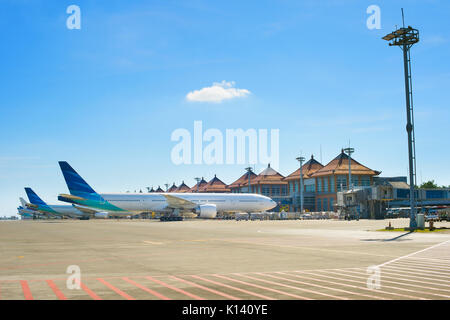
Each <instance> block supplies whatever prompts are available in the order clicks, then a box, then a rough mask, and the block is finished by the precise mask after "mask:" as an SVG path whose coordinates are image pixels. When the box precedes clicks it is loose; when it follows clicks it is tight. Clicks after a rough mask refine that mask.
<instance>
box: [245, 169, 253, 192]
mask: <svg viewBox="0 0 450 320" xmlns="http://www.w3.org/2000/svg"><path fill="white" fill-rule="evenodd" d="M245 170H247V177H248V193H250V192H251V191H250V190H251V189H250V177H251V174H252V167H248V168H245Z"/></svg>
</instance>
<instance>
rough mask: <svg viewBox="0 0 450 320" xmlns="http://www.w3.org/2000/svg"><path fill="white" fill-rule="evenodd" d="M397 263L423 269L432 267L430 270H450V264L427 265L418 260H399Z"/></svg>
mask: <svg viewBox="0 0 450 320" xmlns="http://www.w3.org/2000/svg"><path fill="white" fill-rule="evenodd" d="M395 265H404V266H411V267H418V268H422V269H427V270H428V269H430V270H442V271H444V272H449V271H450V266H449V267H443V266H435V265H432V266H430V265H427V264H422V263H416V262H411V261H403V260H402V261H397V262H396V263H395Z"/></svg>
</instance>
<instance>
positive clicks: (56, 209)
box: [25, 187, 106, 220]
mask: <svg viewBox="0 0 450 320" xmlns="http://www.w3.org/2000/svg"><path fill="white" fill-rule="evenodd" d="M25 192H26V193H27V196H28V199H29V200H30V202H31V203H27V204H26V207H27V208H28V209H32V210H35V211H38V212H41V213H43V214H46V215H50V216H58V217H63V216H67V217H70V218H78V219H82V220H88V219H89V218H90V217H95V218H105V217H106V215H105V214H102V213H99V212H98V211H96V210H92V209H90V208H83V207H79V206H75V205H48V204H46V203H45V202H44V201H43V200H42V199H41V198H39V196H38V195H37V194H36V193H35V192H34V191H33V189H31V188H28V187H27V188H25Z"/></svg>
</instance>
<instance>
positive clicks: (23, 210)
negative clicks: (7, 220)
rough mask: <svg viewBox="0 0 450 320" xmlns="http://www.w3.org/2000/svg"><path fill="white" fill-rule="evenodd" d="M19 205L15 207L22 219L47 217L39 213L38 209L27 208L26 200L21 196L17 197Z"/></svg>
mask: <svg viewBox="0 0 450 320" xmlns="http://www.w3.org/2000/svg"><path fill="white" fill-rule="evenodd" d="M19 199H20V203H21V205H20V206H19V207H18V208H17V213H18V214H19V215H20V216H21V217H22V219H36V218H38V219H41V218H47V217H46V216H44V215H42V214H40V213H39V212H38V211H35V210H32V209H28V208H27V202H26V201H25V200H24V199H23V198H19Z"/></svg>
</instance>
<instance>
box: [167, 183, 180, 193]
mask: <svg viewBox="0 0 450 320" xmlns="http://www.w3.org/2000/svg"><path fill="white" fill-rule="evenodd" d="M177 188H178V187H177V186H176V185H175V182H174V183H173V185H172V186H171V187H170V188H169V190H167V192H176V191H177Z"/></svg>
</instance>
